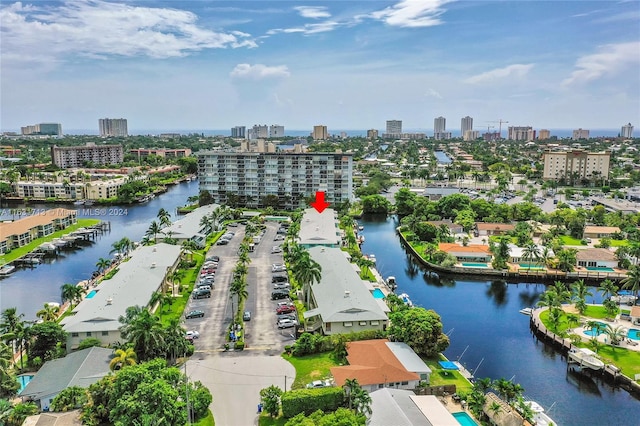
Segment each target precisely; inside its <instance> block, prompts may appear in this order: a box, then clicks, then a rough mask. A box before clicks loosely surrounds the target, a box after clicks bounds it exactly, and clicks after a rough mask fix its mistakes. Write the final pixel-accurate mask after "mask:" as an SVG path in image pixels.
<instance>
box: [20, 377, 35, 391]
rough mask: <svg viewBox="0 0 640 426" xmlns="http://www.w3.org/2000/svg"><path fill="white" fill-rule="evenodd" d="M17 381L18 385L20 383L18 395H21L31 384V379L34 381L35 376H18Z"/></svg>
mask: <svg viewBox="0 0 640 426" xmlns="http://www.w3.org/2000/svg"><path fill="white" fill-rule="evenodd" d="M17 379H18V383H20V389H19V390H18V393H20V392H22V390H23V389H24V388H25V387H26V386H27V384H29V382H30V381H31V379H33V376H32V375H31V374H25V375H23V376H18V377H17Z"/></svg>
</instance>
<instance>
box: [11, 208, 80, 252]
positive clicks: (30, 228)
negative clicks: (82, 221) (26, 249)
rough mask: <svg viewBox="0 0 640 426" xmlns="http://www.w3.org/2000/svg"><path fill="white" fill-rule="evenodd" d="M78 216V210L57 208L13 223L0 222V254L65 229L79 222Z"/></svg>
mask: <svg viewBox="0 0 640 426" xmlns="http://www.w3.org/2000/svg"><path fill="white" fill-rule="evenodd" d="M77 216H78V212H77V211H76V210H69V209H61V208H57V209H50V210H45V211H44V212H40V213H38V214H32V215H29V216H27V217H24V218H22V219H18V220H15V221H13V222H0V254H2V253H6V252H8V251H10V250H13V249H14V248H18V247H22V246H24V245H27V244H29V243H30V242H31V241H33V240H35V239H37V238H42V237H46V236H47V235H51V234H53V233H54V232H56V231H59V230H61V229H65V228H67V227H68V226H70V225H73V224H74V223H76V222H77V221H78V219H77Z"/></svg>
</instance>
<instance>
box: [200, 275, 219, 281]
mask: <svg viewBox="0 0 640 426" xmlns="http://www.w3.org/2000/svg"><path fill="white" fill-rule="evenodd" d="M200 279H202V280H215V279H216V276H215V275H213V274H207V275H200Z"/></svg>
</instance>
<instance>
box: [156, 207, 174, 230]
mask: <svg viewBox="0 0 640 426" xmlns="http://www.w3.org/2000/svg"><path fill="white" fill-rule="evenodd" d="M170 218H171V213H169V212H168V211H166V210H165V209H164V208H161V209H160V210H159V211H158V220H160V225H161V226H169V225H171V219H170Z"/></svg>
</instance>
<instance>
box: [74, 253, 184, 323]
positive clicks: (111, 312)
mask: <svg viewBox="0 0 640 426" xmlns="http://www.w3.org/2000/svg"><path fill="white" fill-rule="evenodd" d="M180 250H181V247H180V246H178V245H171V244H166V243H158V244H154V245H151V246H140V247H138V248H137V249H135V250H134V251H133V252H131V258H130V259H129V260H128V261H126V262H122V263H120V265H119V266H118V269H119V271H118V272H117V273H116V274H115V275H114V276H113V278H111V279H110V280H103V281H102V282H101V283H100V285H99V286H98V287H97V288H96V290H97V292H96V294H95V295H94V296H93V297H92V298H90V299H84V300H83V301H82V302H80V303H79V304H78V306H76V307H75V309H74V310H73V311H74V312H75V315H71V316H68V317H66V318H65V319H64V320H63V321H62V325H63V328H64V330H65V331H66V332H69V333H71V332H87V331H109V330H118V329H119V328H120V326H121V325H122V324H120V322H119V321H118V318H119V317H120V316H121V315H124V314H125V313H126V310H127V308H128V307H130V306H146V305H147V303H149V300H150V299H151V295H152V294H153V293H154V292H155V291H157V290H158V288H160V286H161V285H162V282H163V281H164V278H165V275H166V273H167V268H169V267H172V266H173V265H174V264H175V263H176V261H177V260H178V258H179V257H180Z"/></svg>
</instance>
